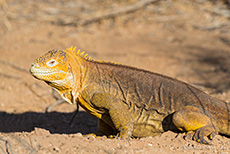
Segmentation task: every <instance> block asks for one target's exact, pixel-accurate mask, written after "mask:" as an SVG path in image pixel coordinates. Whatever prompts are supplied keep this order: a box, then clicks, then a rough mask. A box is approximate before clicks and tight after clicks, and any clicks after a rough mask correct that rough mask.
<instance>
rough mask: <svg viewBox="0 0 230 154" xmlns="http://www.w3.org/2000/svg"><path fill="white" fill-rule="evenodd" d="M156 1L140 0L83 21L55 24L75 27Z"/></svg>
mask: <svg viewBox="0 0 230 154" xmlns="http://www.w3.org/2000/svg"><path fill="white" fill-rule="evenodd" d="M158 1H160V0H141V1H139V2H137V3H136V4H134V5H131V6H126V7H124V8H122V9H119V10H115V11H110V13H106V14H104V15H101V16H98V17H93V18H92V19H89V20H85V21H83V22H78V21H72V22H70V23H65V22H63V21H59V22H58V23H57V24H59V25H63V26H76V27H77V26H85V25H89V24H92V23H96V22H100V21H101V20H103V19H111V18H115V17H117V16H121V15H124V14H129V13H133V12H136V11H138V10H139V9H142V8H143V7H146V6H148V5H150V4H152V3H156V2H158Z"/></svg>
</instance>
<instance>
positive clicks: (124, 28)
mask: <svg viewBox="0 0 230 154" xmlns="http://www.w3.org/2000/svg"><path fill="white" fill-rule="evenodd" d="M70 46H76V47H77V48H79V49H82V51H86V53H88V54H89V56H91V57H92V59H95V60H107V61H115V62H118V63H122V64H125V65H130V66H135V67H138V68H143V69H146V70H150V71H153V72H157V73H161V74H164V75H168V76H171V77H174V78H177V79H179V80H183V81H185V82H187V83H190V84H193V85H195V86H197V87H199V88H200V89H202V90H204V91H205V92H207V93H209V94H211V95H213V96H215V97H218V98H220V99H223V100H225V101H227V102H229V101H230V91H229V90H230V60H229V58H230V1H229V0H189V1H184V0H126V1H123V0H37V1H33V0H0V112H1V113H0V115H1V117H0V121H1V126H0V131H1V132H11V133H13V134H14V133H15V132H21V131H28V132H30V131H33V130H34V127H35V126H36V127H42V128H46V129H48V130H50V131H53V132H56V133H57V132H59V133H61V132H62V133H63V127H64V126H62V127H60V125H61V124H62V125H64V124H63V123H61V124H60V123H54V122H53V123H52V126H50V125H51V124H50V121H52V119H53V120H55V119H57V117H60V116H67V117H71V115H70V114H68V115H65V114H64V113H69V112H73V111H74V110H75V108H76V107H75V106H71V105H68V104H62V105H60V106H57V107H55V108H54V109H53V110H54V111H56V112H53V114H48V115H49V116H48V117H49V118H50V119H49V118H48V119H47V118H45V117H46V116H47V115H46V114H45V109H46V107H48V106H49V105H51V104H53V103H54V102H55V101H56V100H55V98H54V97H53V95H52V89H51V88H50V87H48V86H47V85H46V84H45V83H43V82H41V81H38V80H36V79H34V78H33V77H32V76H31V75H30V74H29V72H28V70H29V68H30V64H31V63H32V62H33V60H34V59H35V58H36V57H38V56H40V55H41V54H44V53H45V52H47V51H48V50H50V49H59V50H61V49H66V48H69V47H70ZM28 112H30V113H28ZM57 112H58V113H60V114H58V113H57ZM38 113H39V114H38ZM61 113H63V115H62V114H61ZM81 115H82V116H86V115H84V114H83V111H82V113H81V114H80V116H81ZM31 117H33V118H35V117H39V118H35V119H36V120H34V119H33V118H31ZM17 118H19V119H26V120H21V121H20V120H18V119H17ZM7 119H9V120H7ZM30 119H31V120H30ZM41 119H43V120H41ZM45 119H46V120H45ZM67 119H68V118H67ZM79 119H80V122H79ZM85 119H90V118H89V117H87V116H86V117H85V118H83V120H81V118H79V117H78V120H76V121H78V123H77V124H78V125H79V124H81V125H82V128H79V129H80V130H81V132H84V131H85V132H90V131H92V130H94V129H95V128H96V122H92V123H93V124H92V123H91V124H92V126H91V125H90V124H89V125H90V127H91V128H92V129H90V130H85V129H84V128H85V127H84V126H87V127H88V124H87V123H86V124H85V123H84V121H85ZM8 121H11V122H13V124H12V125H11V124H9V123H8ZM16 121H17V125H18V127H16V128H15V127H14V129H12V127H13V126H14V125H15V122H16ZM25 121H26V122H25ZM34 121H37V123H36V122H34ZM46 121H47V122H46ZM92 121H95V119H92ZM48 123H49V124H48ZM84 124H85V125H84ZM54 125H55V126H56V127H54ZM11 126H12V127H11ZM66 127H67V126H66ZM11 129H12V130H11ZM65 129H66V130H69V129H67V128H65ZM70 132H71V131H69V132H68V131H66V132H65V133H70Z"/></svg>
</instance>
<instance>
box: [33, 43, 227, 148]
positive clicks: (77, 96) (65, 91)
mask: <svg viewBox="0 0 230 154" xmlns="http://www.w3.org/2000/svg"><path fill="white" fill-rule="evenodd" d="M30 72H31V74H32V75H33V76H34V77H35V78H37V79H39V80H43V81H45V82H46V83H47V84H49V85H50V86H52V87H53V88H55V89H56V90H57V91H58V92H59V93H60V95H61V96H62V97H63V99H65V100H66V101H67V102H69V103H71V104H72V103H76V102H77V103H79V104H80V106H81V107H83V108H84V109H85V110H86V111H87V112H89V113H90V114H91V115H94V116H95V117H97V118H98V119H99V120H98V128H99V131H98V132H97V133H96V134H97V135H102V134H106V135H109V134H112V133H114V132H118V134H119V137H120V138H123V139H126V138H129V137H132V136H133V137H146V136H156V135H159V134H161V133H163V132H165V131H167V130H180V131H183V132H186V136H187V135H192V134H193V139H194V140H196V141H198V142H200V143H205V144H209V143H210V142H208V141H207V140H205V139H204V137H206V136H208V137H209V139H212V138H213V137H214V136H215V135H216V134H217V133H221V134H225V135H230V111H229V110H230V104H228V103H226V102H224V101H221V100H218V99H216V98H213V97H211V96H209V95H208V94H206V93H204V92H202V91H200V90H199V89H197V88H195V87H193V86H191V85H189V84H186V83H184V82H181V81H178V80H176V79H173V78H170V77H167V76H163V75H160V74H156V73H152V72H149V71H145V70H142V69H137V68H134V67H129V66H125V65H120V64H115V63H110V62H100V61H93V60H90V59H89V58H87V57H86V55H84V54H83V53H80V50H78V51H76V49H75V48H73V47H71V48H69V49H66V50H62V51H59V50H51V51H49V52H48V53H46V54H45V55H43V56H41V57H39V58H37V59H36V60H35V61H34V62H33V63H32V65H31V68H30Z"/></svg>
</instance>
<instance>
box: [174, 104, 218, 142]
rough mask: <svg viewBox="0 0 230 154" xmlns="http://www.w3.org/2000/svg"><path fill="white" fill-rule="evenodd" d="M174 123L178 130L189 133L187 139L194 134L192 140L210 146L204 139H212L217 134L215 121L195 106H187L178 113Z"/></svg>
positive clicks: (175, 115)
mask: <svg viewBox="0 0 230 154" xmlns="http://www.w3.org/2000/svg"><path fill="white" fill-rule="evenodd" d="M172 121H173V123H174V125H175V126H176V128H177V129H179V130H180V131H185V132H187V133H186V136H185V138H188V137H189V136H191V134H192V133H193V137H192V138H193V139H194V140H196V141H197V142H199V143H204V144H210V142H208V141H206V140H205V139H204V137H209V139H212V138H213V137H214V136H215V134H216V129H215V126H214V121H211V118H210V117H208V116H207V115H205V114H204V113H203V112H202V111H201V110H200V109H199V108H197V107H194V106H187V107H185V108H183V109H181V110H179V111H176V112H175V113H174V114H173V118H172Z"/></svg>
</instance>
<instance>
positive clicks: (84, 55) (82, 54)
mask: <svg viewBox="0 0 230 154" xmlns="http://www.w3.org/2000/svg"><path fill="white" fill-rule="evenodd" d="M65 51H72V52H73V53H75V54H76V55H78V56H80V57H81V58H83V59H85V60H89V61H93V60H92V59H91V57H88V54H85V51H82V52H81V50H80V49H78V50H77V51H76V47H73V46H71V47H70V48H67V49H66V50H65ZM96 62H99V63H111V64H118V65H122V64H120V63H117V62H111V61H103V60H96Z"/></svg>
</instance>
